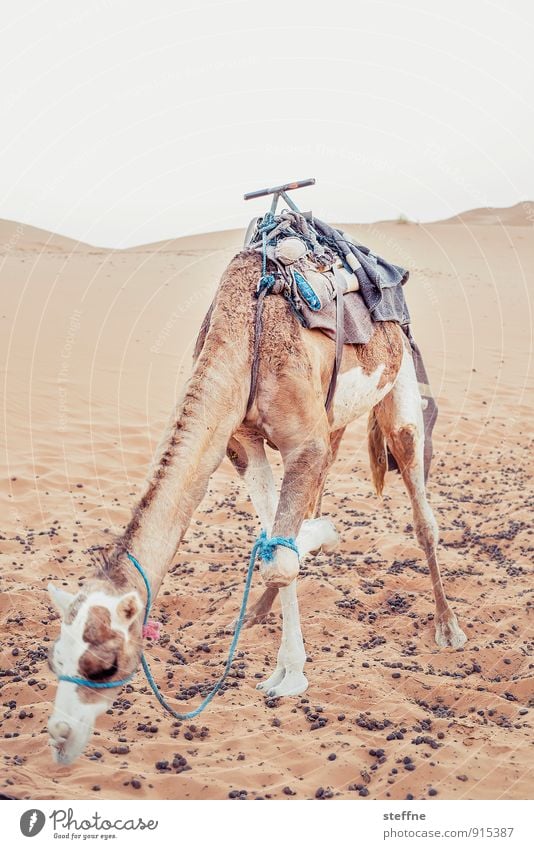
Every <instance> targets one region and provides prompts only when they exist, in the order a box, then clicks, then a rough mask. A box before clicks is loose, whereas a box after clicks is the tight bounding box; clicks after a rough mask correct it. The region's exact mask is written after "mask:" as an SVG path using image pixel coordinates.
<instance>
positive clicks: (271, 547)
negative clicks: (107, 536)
mask: <svg viewBox="0 0 534 849" xmlns="http://www.w3.org/2000/svg"><path fill="white" fill-rule="evenodd" d="M278 545H282V546H284V547H285V548H289V549H291V551H294V552H295V553H296V554H297V556H298V553H299V551H298V548H297V545H296V543H295V540H294V539H292V538H291V537H271V538H270V539H269V538H268V537H267V534H266V533H265V531H262V532H261V534H260V536H259V537H258V539H257V540H256V542H255V543H254V546H253V548H252V551H251V553H250V562H249V565H248V570H247V577H246V579H245V588H244V590H243V599H242V601H241V608H240V610H239V616H238V619H237V622H236V626H235V631H234V636H233V638H232V642H231V643H230V650H229V652H228V659H227V661H226V665H225V667H224V671H223V674H222V675H221V677H220V678H219V680H218V681H217V682H216V683H215V685H214V687H213V688H212V690H210V692H209V693H208V695H207V696H206V697H205V698H204V699H203V700H202V701H201V703H200V704H199V706H198V707H197V708H195V710H191V711H189V712H188V713H178V711H175V710H174V709H173V708H172V707H171V706H170V705H169V704H168V703H167V702H166V701H165V699H164V698H163V696H162V695H161V693H160V691H159V688H158V685H157V684H156V682H155V681H154V678H153V675H152V672H151V671H150V667H149V665H148V662H147V659H146V657H145V655H144V654H142V655H141V663H142V665H143V669H144V671H145V675H146V677H147V681H148V683H149V684H150V686H151V688H152V692H153V693H154V695H155V697H156V698H157V700H158V702H159V703H160V705H161V706H162V708H164V710H166V711H167V712H168V713H170V714H171V716H173V717H174V718H175V719H194V717H195V716H198V715H199V714H200V713H202V711H203V710H204V708H206V707H207V706H208V705H209V703H210V702H211V700H212V699H213V698H214V697H215V695H216V694H217V693H218V692H219V690H220V689H221V687H222V685H223V684H224V682H225V680H226V678H227V677H228V673H229V672H230V669H231V668H232V663H233V660H234V655H235V650H236V648H237V643H238V642H239V637H240V634H241V629H242V627H243V622H244V621H245V613H246V609H247V602H248V596H249V592H250V586H251V584H252V575H253V574H254V566H255V563H256V557H257V555H258V554H259V556H260V557H261V559H262V560H263V561H264V562H265V563H271V562H272V560H273V557H274V551H275V548H276V547H277V546H278ZM128 557H129V558H130V560H131V562H132V563H133V564H134V566H135V567H136V569H137V570H138V571H139V573H140V574H141V576H142V577H143V579H144V581H145V584H146V586H147V592H150V588H149V586H148V579H147V577H146V574H145V572H144V570H143V568H142V567H141V565H140V564H139V563H138V562H137V560H136V559H135V557H133V555H131V554H128ZM148 598H150V596H148ZM148 613H149V607H148V604H147V608H146V612H145V623H146V621H147V618H148Z"/></svg>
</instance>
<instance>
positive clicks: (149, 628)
mask: <svg viewBox="0 0 534 849" xmlns="http://www.w3.org/2000/svg"><path fill="white" fill-rule="evenodd" d="M159 636H160V623H159V622H158V621H157V620H156V619H149V620H148V622H147V623H146V625H143V638H144V639H145V640H152V641H153V642H155V643H157V641H158V640H159Z"/></svg>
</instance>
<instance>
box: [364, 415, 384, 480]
mask: <svg viewBox="0 0 534 849" xmlns="http://www.w3.org/2000/svg"><path fill="white" fill-rule="evenodd" d="M367 445H368V448H369V460H370V461H371V474H372V476H373V483H374V485H375V489H376V492H377V495H382V490H383V489H384V478H385V476H386V471H387V467H388V461H387V445H386V438H385V436H384V434H383V433H382V429H381V427H380V425H379V424H378V419H377V417H376V413H375V410H374V409H373V410H371V412H370V413H369V421H368V423H367Z"/></svg>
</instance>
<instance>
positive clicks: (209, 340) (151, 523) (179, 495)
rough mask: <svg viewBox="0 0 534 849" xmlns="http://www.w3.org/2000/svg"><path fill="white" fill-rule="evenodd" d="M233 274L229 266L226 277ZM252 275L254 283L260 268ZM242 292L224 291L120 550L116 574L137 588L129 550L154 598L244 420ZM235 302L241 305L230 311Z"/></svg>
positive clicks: (245, 319) (247, 354) (247, 327)
mask: <svg viewBox="0 0 534 849" xmlns="http://www.w3.org/2000/svg"><path fill="white" fill-rule="evenodd" d="M234 262H235V260H234ZM231 269H232V264H231V265H230V266H229V269H228V270H227V272H226V275H229V274H230V272H231ZM253 270H254V275H253V277H254V279H255V278H256V270H255V266H253ZM224 280H225V278H223V283H224ZM239 288H240V287H235V286H232V287H231V288H229V287H226V289H225V288H224V287H221V289H220V290H219V294H218V297H217V301H216V304H215V309H214V311H213V314H212V316H211V323H210V328H209V331H208V334H207V337H206V339H205V342H204V346H203V348H202V351H201V353H200V356H199V358H198V360H197V363H196V366H195V369H194V372H193V375H192V377H191V379H190V381H189V383H188V385H187V386H186V389H185V393H184V397H183V400H182V401H181V403H179V405H178V407H177V410H176V414H175V415H174V416H173V418H172V421H171V423H170V426H169V429H168V432H167V434H166V437H165V439H164V442H163V444H162V448H161V450H160V454H159V460H158V461H157V465H156V466H155V468H154V471H153V474H152V477H151V480H150V483H149V484H148V486H147V488H146V491H145V493H144V495H143V497H142V499H141V501H140V502H139V504H138V506H137V507H136V509H135V511H134V513H133V516H132V519H131V521H130V524H129V525H128V527H127V529H126V531H125V533H124V535H123V537H122V539H121V540H120V541H119V543H118V547H117V551H116V554H115V561H116V563H117V566H119V570H120V571H122V572H123V574H124V573H125V572H126V573H127V574H128V577H129V576H130V575H131V576H132V579H133V580H128V583H130V584H132V583H135V584H137V583H138V578H137V576H136V575H135V570H134V569H133V567H132V566H131V565H129V564H128V563H127V561H126V558H125V551H130V552H131V553H132V554H133V555H134V556H135V557H136V558H137V560H138V561H139V562H140V563H141V565H142V566H143V569H144V570H145V571H146V574H147V576H148V579H149V581H150V584H151V589H152V593H153V596H154V597H155V596H156V594H157V592H158V589H159V587H160V584H161V582H162V580H163V578H164V576H165V574H166V572H167V570H168V569H169V567H170V566H171V565H172V561H173V559H174V556H175V554H176V550H177V548H178V546H179V544H180V541H181V539H182V537H183V535H184V534H185V532H186V530H187V528H188V525H189V522H190V520H191V516H192V514H193V511H194V510H195V508H196V507H197V506H198V504H199V503H200V501H201V499H202V498H203V496H204V493H205V491H206V488H207V484H208V481H209V477H210V475H211V474H212V473H213V471H214V470H215V469H216V468H217V467H218V465H219V463H220V462H221V460H222V458H223V457H224V453H225V451H226V447H227V445H228V440H229V439H230V436H231V435H232V433H233V432H234V430H235V429H236V428H237V427H238V425H239V424H240V423H241V421H242V419H243V416H244V413H245V406H246V398H247V391H248V386H249V379H250V360H251V315H250V313H251V297H250V286H249V285H247V287H246V288H245V289H244V291H241V293H240V292H239ZM236 289H237V291H236ZM232 297H233V298H234V299H236V298H237V300H236V301H234V303H230V304H229V303H228V301H229V300H230V301H231V300H232ZM236 313H237V314H236ZM229 314H230V315H232V316H233V319H232V323H231V325H229V324H228V323H227V322H228V315H229Z"/></svg>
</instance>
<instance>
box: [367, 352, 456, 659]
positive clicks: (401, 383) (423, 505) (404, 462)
mask: <svg viewBox="0 0 534 849" xmlns="http://www.w3.org/2000/svg"><path fill="white" fill-rule="evenodd" d="M373 415H375V416H376V420H377V422H378V424H379V427H380V429H381V431H382V433H383V435H384V437H385V439H386V441H387V444H388V446H389V448H390V450H391V452H392V454H393V456H394V457H395V460H396V461H397V464H398V466H399V470H400V473H401V475H402V478H403V480H404V483H405V485H406V489H407V490H408V494H409V496H410V499H411V502H412V509H413V517H414V526H415V532H416V535H417V539H418V541H419V544H420V546H421V548H422V549H423V551H424V552H425V555H426V559H427V563H428V568H429V570H430V576H431V579H432V588H433V590H434V597H435V600H436V642H437V644H438V646H441V647H444V646H452V647H453V648H459V647H460V646H463V644H464V643H465V642H466V639H467V638H466V636H465V634H464V632H463V631H462V630H461V628H460V626H459V625H458V620H457V619H456V616H455V615H454V613H453V611H452V609H451V607H450V605H449V602H448V601H447V599H446V597H445V591H444V589H443V584H442V581H441V575H440V570H439V565H438V560H437V553H436V547H437V543H438V526H437V523H436V519H435V517H434V514H433V512H432V509H431V507H430V504H429V503H428V499H427V495H426V489H425V479H424V424H423V415H422V408H421V396H420V394H419V389H418V386H417V378H416V376H415V370H414V366H413V361H412V357H411V355H410V354H409V352H408V351H406V350H405V351H404V354H403V360H402V364H401V368H400V371H399V374H398V377H397V380H396V382H395V386H394V387H393V389H392V390H391V392H390V393H389V394H388V395H386V397H385V398H384V399H383V400H382V401H381V402H380V403H379V404H377V406H376V407H375V408H374V411H373V412H372V413H371V416H373ZM375 436H376V432H375ZM375 446H376V442H375ZM382 459H383V458H382Z"/></svg>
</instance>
